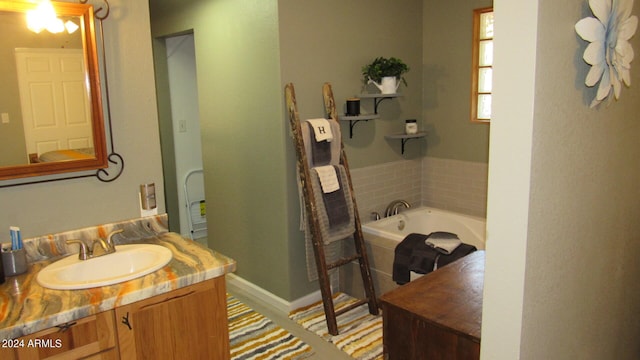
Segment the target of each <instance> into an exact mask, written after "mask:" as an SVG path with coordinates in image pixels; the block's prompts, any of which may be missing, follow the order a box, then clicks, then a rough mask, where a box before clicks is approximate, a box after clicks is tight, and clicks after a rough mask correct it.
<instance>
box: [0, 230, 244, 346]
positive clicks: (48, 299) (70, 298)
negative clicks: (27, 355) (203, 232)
mask: <svg viewBox="0 0 640 360" xmlns="http://www.w3.org/2000/svg"><path fill="white" fill-rule="evenodd" d="M146 229H149V228H146ZM54 238H55V236H53V237H52V238H51V241H50V242H49V243H47V242H46V241H43V240H42V239H40V240H36V241H41V242H40V243H39V244H38V245H39V246H42V247H45V248H47V247H48V249H53V250H52V251H51V252H52V253H55V252H57V251H59V249H58V248H57V247H56V246H55V244H56V241H54ZM114 240H115V236H114ZM128 240H130V239H128ZM129 242H144V243H149V244H157V245H162V246H165V247H167V248H168V249H170V250H171V251H172V252H173V259H172V260H171V261H170V262H169V264H168V265H166V266H165V267H164V268H162V269H160V270H158V271H156V272H154V273H151V274H148V275H146V276H143V277H139V278H137V279H133V280H130V281H127V282H123V283H120V284H115V285H111V286H104V287H100V288H93V289H84V290H51V289H45V288H43V287H42V286H40V285H39V284H38V283H37V281H36V275H37V273H38V271H40V269H42V268H43V267H45V266H47V265H48V264H49V263H51V262H53V261H55V260H57V259H58V258H48V259H44V260H41V261H37V262H34V263H31V264H30V265H29V271H28V272H27V273H25V274H22V275H18V276H15V277H10V278H7V281H6V282H5V283H4V284H2V285H0V339H14V338H17V337H20V336H23V335H27V334H30V333H34V332H37V331H40V330H43V329H47V328H50V327H53V326H56V325H59V324H64V323H66V322H69V321H73V320H76V319H80V318H83V317H86V316H90V315H93V314H96V313H99V312H102V311H106V310H110V309H113V308H115V307H117V306H122V305H126V304H130V303H133V302H136V301H139V300H143V299H146V298H149V297H152V296H155V295H159V294H163V293H167V292H170V291H172V290H175V289H179V288H182V287H186V286H189V285H192V284H195V283H198V282H202V281H204V280H208V279H212V278H215V277H219V276H224V274H226V273H229V272H233V271H235V268H236V263H235V261H234V260H232V259H230V258H228V257H226V256H224V255H221V254H219V253H217V252H215V251H212V250H210V249H208V248H206V247H204V246H202V245H200V244H198V243H197V242H194V241H191V240H187V239H184V238H183V237H181V236H180V235H179V234H175V233H170V232H164V233H160V234H156V235H153V236H150V237H143V238H140V239H137V240H131V241H127V243H129ZM26 243H27V241H25V245H26ZM122 243H123V242H116V246H117V245H118V244H122ZM31 245H34V244H31ZM35 248H36V247H35V246H34V248H33V249H35ZM47 251H48V250H47ZM43 253H46V251H40V252H38V256H41V255H42V254H43ZM106 256H109V255H106Z"/></svg>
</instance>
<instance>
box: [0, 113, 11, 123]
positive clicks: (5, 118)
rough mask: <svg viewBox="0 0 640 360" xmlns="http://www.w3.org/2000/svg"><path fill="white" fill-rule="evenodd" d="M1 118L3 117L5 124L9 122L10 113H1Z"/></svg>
mask: <svg viewBox="0 0 640 360" xmlns="http://www.w3.org/2000/svg"><path fill="white" fill-rule="evenodd" d="M0 118H1V119H2V123H3V124H8V123H9V113H2V114H1V115H0Z"/></svg>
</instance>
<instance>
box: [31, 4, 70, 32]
mask: <svg viewBox="0 0 640 360" xmlns="http://www.w3.org/2000/svg"><path fill="white" fill-rule="evenodd" d="M27 28H28V29H29V30H31V31H33V32H34V33H36V34H39V33H40V32H41V31H42V30H45V29H46V30H47V31H49V32H50V33H52V34H57V33H60V32H63V31H64V30H65V29H66V30H67V32H68V33H69V34H72V33H74V32H75V31H76V30H78V28H79V26H78V25H77V24H75V23H74V22H73V21H71V20H68V21H67V22H66V23H64V22H63V21H62V20H61V19H59V18H58V17H57V16H56V11H55V10H54V8H53V4H51V1H50V0H42V1H41V2H40V4H38V6H37V7H36V8H35V9H34V10H30V11H28V12H27Z"/></svg>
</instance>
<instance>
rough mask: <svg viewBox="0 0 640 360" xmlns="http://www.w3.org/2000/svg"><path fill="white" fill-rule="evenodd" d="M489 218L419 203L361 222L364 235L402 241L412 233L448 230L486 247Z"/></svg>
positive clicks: (476, 244) (469, 242) (463, 239)
mask: <svg viewBox="0 0 640 360" xmlns="http://www.w3.org/2000/svg"><path fill="white" fill-rule="evenodd" d="M485 226H486V220H485V219H483V218H479V217H474V216H469V215H462V214H457V213H454V212H450V211H445V210H439V209H435V208H428V207H420V208H415V209H410V210H407V211H403V212H401V213H400V214H398V215H394V216H390V217H388V218H384V219H380V220H376V221H371V222H368V223H365V224H362V232H363V234H364V237H365V239H366V238H368V236H367V234H368V235H371V236H369V238H384V239H387V240H390V241H392V242H394V243H399V242H400V241H402V239H404V238H405V236H407V235H409V234H411V233H419V234H430V233H432V232H434V231H447V232H450V233H454V234H456V235H458V237H459V238H460V240H461V241H462V242H463V243H465V244H469V245H473V246H475V247H476V248H478V249H479V250H481V249H484V244H485Z"/></svg>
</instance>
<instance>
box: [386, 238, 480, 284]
mask: <svg viewBox="0 0 640 360" xmlns="http://www.w3.org/2000/svg"><path fill="white" fill-rule="evenodd" d="M430 235H431V234H429V235H425V234H417V233H411V234H409V235H407V236H406V237H405V238H404V239H403V240H402V241H401V242H400V244H398V245H397V246H396V249H395V256H394V259H393V281H395V282H396V283H398V284H399V285H403V284H406V283H408V282H409V281H410V280H411V271H413V272H416V273H418V274H427V273H429V272H431V271H433V270H434V268H436V264H437V268H441V267H443V266H445V265H447V264H450V263H452V262H454V261H456V260H458V259H459V258H461V257H464V256H466V255H469V254H470V253H472V252H474V251H476V250H477V249H476V247H475V246H472V245H469V244H464V243H463V244H461V245H460V246H458V248H456V249H455V250H454V251H453V252H452V253H451V254H449V255H445V254H442V253H440V252H439V251H438V250H436V249H434V248H432V247H430V246H428V245H427V244H425V240H426V239H427V238H428V237H429V236H430Z"/></svg>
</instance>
